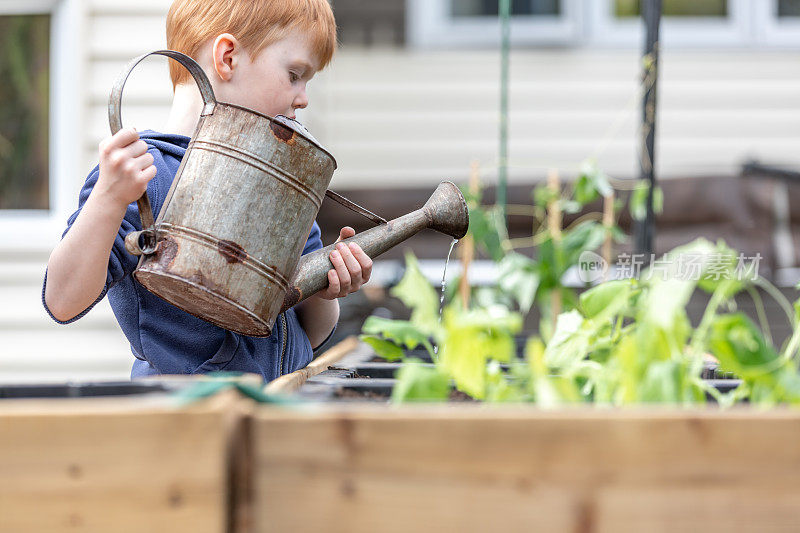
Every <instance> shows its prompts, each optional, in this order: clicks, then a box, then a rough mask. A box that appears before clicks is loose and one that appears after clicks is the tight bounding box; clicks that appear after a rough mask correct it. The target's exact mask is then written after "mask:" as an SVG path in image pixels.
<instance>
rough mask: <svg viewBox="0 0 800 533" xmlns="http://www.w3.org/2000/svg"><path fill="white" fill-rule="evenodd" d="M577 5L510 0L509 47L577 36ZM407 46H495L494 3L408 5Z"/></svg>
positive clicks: (449, 0) (424, 1)
mask: <svg viewBox="0 0 800 533" xmlns="http://www.w3.org/2000/svg"><path fill="white" fill-rule="evenodd" d="M581 2H582V0H512V2H511V11H512V19H511V39H512V43H514V44H522V45H525V44H536V45H564V44H571V43H573V42H575V40H577V39H578V38H579V36H580V14H581ZM407 9H408V32H407V35H408V42H409V43H410V44H412V45H414V46H418V47H429V46H432V47H450V46H474V45H492V46H494V45H497V44H499V42H500V20H499V17H498V10H499V1H498V0H408V2H407Z"/></svg>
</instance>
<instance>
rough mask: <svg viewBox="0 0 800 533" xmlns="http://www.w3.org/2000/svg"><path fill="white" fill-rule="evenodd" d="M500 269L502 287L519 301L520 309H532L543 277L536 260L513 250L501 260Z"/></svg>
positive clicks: (524, 310)
mask: <svg viewBox="0 0 800 533" xmlns="http://www.w3.org/2000/svg"><path fill="white" fill-rule="evenodd" d="M498 270H499V271H498V278H499V279H500V282H499V283H500V288H501V289H502V290H503V291H504V292H505V293H506V294H508V295H510V296H511V297H513V298H514V299H515V300H516V301H517V303H518V304H519V308H520V311H522V312H523V313H527V312H528V311H530V309H531V306H532V305H533V301H534V298H535V297H536V291H537V289H538V288H539V281H540V279H541V277H540V275H539V266H538V264H537V263H536V261H534V260H533V259H530V258H529V257H526V256H524V255H522V254H518V253H516V252H511V253H509V254H507V255H506V256H505V257H504V258H503V260H502V261H500V264H499V265H498Z"/></svg>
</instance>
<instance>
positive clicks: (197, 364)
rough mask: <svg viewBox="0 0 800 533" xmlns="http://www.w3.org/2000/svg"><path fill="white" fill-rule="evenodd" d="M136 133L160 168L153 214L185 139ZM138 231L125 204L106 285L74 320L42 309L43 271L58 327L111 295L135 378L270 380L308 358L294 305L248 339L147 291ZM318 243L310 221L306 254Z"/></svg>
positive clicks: (151, 192) (132, 208) (89, 182)
mask: <svg viewBox="0 0 800 533" xmlns="http://www.w3.org/2000/svg"><path fill="white" fill-rule="evenodd" d="M140 137H141V139H143V140H144V141H145V142H146V143H147V144H148V145H149V149H148V152H149V153H150V154H152V155H153V158H154V160H155V161H154V165H155V166H156V169H157V171H158V172H157V173H156V177H155V178H153V180H151V181H150V183H149V184H148V186H147V194H148V196H149V198H150V203H151V205H152V208H153V215H154V216H155V217H157V216H158V213H159V211H160V210H161V208H162V207H163V205H164V200H165V199H166V196H167V192H168V191H169V188H170V186H171V185H172V180H173V179H174V177H175V174H176V173H177V171H178V167H179V166H180V163H181V159H182V158H183V156H184V154H185V153H186V149H187V147H188V145H189V141H190V139H189V138H188V137H185V136H183V135H172V134H161V133H157V132H154V131H149V130H148V131H145V132H142V133H140ZM99 175H100V171H99V167H95V168H94V170H93V171H92V172H91V173H90V174H89V177H88V178H87V179H86V183H85V184H84V186H83V188H82V189H81V191H80V195H79V202H78V210H77V211H75V213H73V214H72V216H70V217H69V220H68V221H67V229H66V230H65V231H64V235H66V234H67V232H68V231H69V229H70V227H72V224H73V223H74V222H75V219H76V218H77V216H78V214H79V213H80V211H81V209H82V208H83V206H84V204H85V203H86V200H87V199H88V198H89V193H91V192H92V188H93V187H94V185H95V184H96V183H97V179H98V177H99ZM141 229H142V227H141V220H140V218H139V210H138V207H137V205H136V202H134V203H132V204H130V205H129V206H128V209H127V212H126V213H125V218H124V219H123V221H122V225H121V226H120V229H119V232H118V233H117V236H116V238H115V239H114V245H113V247H112V249H111V256H110V257H109V261H108V275H107V277H106V284H105V288H104V289H103V291H102V293H101V294H100V296H98V298H97V300H96V301H95V302H94V303H92V305H90V306H89V307H88V308H87V309H85V310H84V311H83V312H81V313H80V314H79V315H78V316H76V317H75V318H72V319H70V320H67V321H60V320H58V319H56V318H55V317H54V316H53V314H52V313H51V312H50V310H49V309H48V308H47V304H46V303H45V301H44V287H45V286H46V285H47V273H46V272H45V278H44V285H43V287H42V303H44V306H45V309H46V310H47V312H48V314H49V315H50V316H51V318H53V320H55V321H56V322H59V323H61V324H68V323H70V322H74V321H75V320H78V319H79V318H81V317H82V316H84V315H85V314H86V313H88V312H89V310H90V309H91V308H92V307H94V305H95V304H96V303H97V302H99V301H100V300H102V299H103V297H104V296H105V295H106V294H108V300H109V303H110V304H111V308H112V309H113V311H114V315H115V316H116V319H117V322H119V325H120V327H121V328H122V331H123V333H124V334H125V336H126V337H127V338H128V341H129V342H130V344H131V351H132V352H133V356H134V357H135V358H136V360H135V361H134V363H133V369H132V371H131V377H132V378H137V377H142V376H149V375H154V374H198V373H206V372H215V371H223V370H224V371H240V372H252V373H255V374H259V375H261V376H262V378H263V379H264V380H266V381H270V380H272V379H275V378H276V377H278V376H280V375H283V374H286V373H288V372H293V371H295V370H297V369H299V368H303V367H305V366H306V365H307V364H308V363H309V362H311V360H312V358H313V352H312V348H311V345H310V343H309V341H308V337H307V336H306V334H305V331H304V330H303V329H302V327H301V326H300V323H299V322H298V320H297V315H296V314H295V311H294V310H293V309H289V310H288V311H286V312H285V313H283V314H281V315H280V316H279V317H278V320H277V322H276V324H275V327H274V328H273V333H272V335H271V336H270V337H267V338H257V337H248V336H245V335H240V334H238V333H233V332H231V331H228V330H225V329H222V328H220V327H218V326H215V325H213V324H211V323H210V322H206V321H205V320H202V319H200V318H197V317H195V316H192V315H190V314H189V313H187V312H185V311H183V310H181V309H179V308H177V307H175V306H173V305H172V304H170V303H167V302H166V301H164V300H162V299H161V298H159V297H158V296H156V295H155V294H153V293H151V292H150V291H148V290H147V289H145V288H144V287H143V286H142V285H141V284H140V283H139V282H137V281H136V280H135V279H134V278H133V276H132V275H131V274H132V273H133V271H134V269H135V268H136V265H137V264H138V257H136V256H134V255H131V254H130V253H129V252H128V251H127V250H126V249H125V236H126V235H127V234H128V233H130V232H132V231H139V230H141ZM62 238H63V235H62ZM320 248H322V240H321V239H320V229H319V226H318V225H317V223H316V222H314V225H313V227H312V229H311V234H310V235H309V237H308V240H307V242H306V245H305V248H304V250H303V254H307V253H309V252H312V251H314V250H318V249H320Z"/></svg>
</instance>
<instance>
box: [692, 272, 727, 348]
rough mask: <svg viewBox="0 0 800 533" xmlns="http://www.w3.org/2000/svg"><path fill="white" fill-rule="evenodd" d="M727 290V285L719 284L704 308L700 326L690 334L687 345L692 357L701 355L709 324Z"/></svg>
mask: <svg viewBox="0 0 800 533" xmlns="http://www.w3.org/2000/svg"><path fill="white" fill-rule="evenodd" d="M727 288H728V283H725V282H723V283H720V284H719V286H718V287H717V288H716V289H715V290H714V293H713V294H712V295H711V299H710V300H709V301H708V305H707V306H706V310H705V311H704V312H703V318H702V319H701V320H700V325H698V326H697V329H695V330H694V332H693V333H692V340H691V342H690V343H689V346H690V347H691V353H692V356H693V357H697V356H700V355H701V354H702V351H703V350H702V349H701V348H703V347H704V345H705V342H706V337H707V336H708V330H709V328H710V327H711V322H712V321H713V320H714V317H715V316H716V315H717V309H718V308H719V306H720V305H722V302H724V301H725V289H727Z"/></svg>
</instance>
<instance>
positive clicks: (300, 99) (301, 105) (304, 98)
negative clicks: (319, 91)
mask: <svg viewBox="0 0 800 533" xmlns="http://www.w3.org/2000/svg"><path fill="white" fill-rule="evenodd" d="M292 107H293V108H294V109H305V108H306V107H308V95H307V94H306V91H305V90H303V92H301V93H300V94H298V95H297V96H296V97H295V99H294V102H292Z"/></svg>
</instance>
